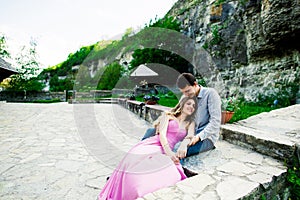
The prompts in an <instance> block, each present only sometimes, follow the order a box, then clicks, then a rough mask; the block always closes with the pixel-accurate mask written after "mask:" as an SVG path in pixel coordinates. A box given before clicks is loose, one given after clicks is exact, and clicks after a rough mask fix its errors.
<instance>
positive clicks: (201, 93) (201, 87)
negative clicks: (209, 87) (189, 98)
mask: <svg viewBox="0 0 300 200" xmlns="http://www.w3.org/2000/svg"><path fill="white" fill-rule="evenodd" d="M199 87H200V91H199V94H198V96H197V98H199V99H201V98H202V97H203V94H204V90H205V88H204V87H203V86H201V85H199Z"/></svg>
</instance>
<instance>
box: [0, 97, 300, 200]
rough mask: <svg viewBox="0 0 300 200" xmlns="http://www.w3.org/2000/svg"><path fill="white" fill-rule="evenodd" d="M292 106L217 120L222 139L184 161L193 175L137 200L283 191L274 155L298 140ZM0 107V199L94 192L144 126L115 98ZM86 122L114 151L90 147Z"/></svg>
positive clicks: (90, 195) (93, 141)
mask: <svg viewBox="0 0 300 200" xmlns="http://www.w3.org/2000/svg"><path fill="white" fill-rule="evenodd" d="M299 108H300V107H299V105H296V106H292V107H289V108H285V109H280V110H275V111H272V112H270V113H264V114H260V115H257V116H254V117H252V118H249V119H247V120H243V121H241V122H239V123H238V124H233V125H231V124H230V125H229V124H228V125H223V126H222V138H223V140H220V141H219V142H218V143H217V145H216V146H217V148H216V149H215V150H212V151H210V152H206V153H203V154H200V155H199V156H193V157H190V158H189V159H187V160H186V161H185V162H184V165H185V166H187V167H189V168H191V169H193V170H195V171H198V172H199V175H197V176H194V177H192V178H188V179H186V180H184V181H182V182H179V183H178V184H176V185H175V186H172V187H168V188H164V189H161V190H159V191H156V192H154V193H151V194H148V195H146V196H145V197H143V198H140V199H149V200H150V199H205V200H209V199H213V200H215V199H230V200H231V199H259V197H260V195H261V194H264V195H265V197H267V199H268V198H269V197H270V198H271V197H275V196H276V195H277V194H278V195H279V194H280V197H281V198H284V195H285V194H287V192H288V191H286V190H285V187H284V184H285V178H286V167H285V165H284V162H283V159H282V157H283V156H285V155H288V156H289V155H291V154H292V152H293V151H295V150H297V149H296V146H297V145H299V129H300V128H299V127H300V125H299V123H300V113H299V112H300V109H299ZM76 109H83V110H84V111H85V110H89V109H92V111H93V112H92V113H93V114H92V115H89V113H86V112H85V113H82V116H83V117H82V118H80V117H81V116H78V114H76ZM0 111H1V116H0V121H1V123H0V199H96V196H97V195H98V193H99V192H100V190H101V188H102V187H103V185H104V184H105V182H106V177H107V176H109V175H110V174H111V173H112V171H113V169H114V167H115V165H116V164H117V163H118V161H119V160H120V159H121V157H122V156H123V155H124V154H125V152H126V151H127V150H128V149H129V148H130V147H131V146H132V145H134V144H135V143H136V142H138V141H139V139H140V138H141V137H142V135H143V134H144V132H145V130H146V129H147V128H148V127H149V126H150V124H149V123H148V122H146V121H144V120H141V118H140V117H139V116H138V115H136V114H134V113H132V112H130V111H128V110H126V109H124V107H122V106H119V105H115V104H89V105H87V104H85V105H84V104H79V105H72V104H67V103H56V104H13V103H0ZM93 117H94V118H95V121H93V120H90V121H89V120H87V122H88V123H90V124H88V125H89V126H86V127H84V128H85V129H84V128H82V127H81V126H83V125H84V124H81V121H84V119H89V118H91V119H92V118H93ZM280 121H281V122H283V121H286V123H283V124H282V125H280V123H279V122H280ZM94 123H96V125H97V126H98V127H100V130H101V131H102V133H103V135H104V136H105V137H106V138H107V139H109V141H111V144H112V146H113V147H114V148H115V149H120V150H121V151H119V153H118V155H112V154H113V151H112V150H111V151H104V152H100V154H97V153H98V152H97V151H96V150H94V149H93V148H90V147H94V146H101V145H103V144H101V141H98V140H97V138H96V137H94V136H93V135H92V133H93V132H95V130H96V129H92V128H88V127H94V126H95V124H94ZM273 125H274V126H273ZM83 130H84V131H83ZM244 130H247V131H244ZM83 132H84V133H83ZM268 134H269V135H268ZM87 136H89V137H90V138H88V140H85V139H87V138H84V137H87ZM98 136H99V135H98ZM227 140H228V141H230V143H229V142H228V141H227ZM86 141H88V142H90V143H88V142H86ZM257 142H259V143H258V144H259V145H256V143H257ZM268 145H270V147H269V146H268ZM276 145H278V148H277V150H276V149H275V147H276ZM116 147H118V148H116ZM268 148H269V149H270V151H268ZM93 150H94V151H93ZM120 152H122V153H120ZM99 155H100V156H99ZM104 159H105V161H106V162H103V160H104ZM108 163H109V164H108Z"/></svg>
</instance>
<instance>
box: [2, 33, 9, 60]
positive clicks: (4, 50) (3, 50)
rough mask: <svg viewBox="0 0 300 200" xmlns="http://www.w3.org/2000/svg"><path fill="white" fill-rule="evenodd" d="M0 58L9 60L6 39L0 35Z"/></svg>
mask: <svg viewBox="0 0 300 200" xmlns="http://www.w3.org/2000/svg"><path fill="white" fill-rule="evenodd" d="M0 57H1V58H10V54H9V52H8V51H7V46H6V37H5V36H4V35H0Z"/></svg>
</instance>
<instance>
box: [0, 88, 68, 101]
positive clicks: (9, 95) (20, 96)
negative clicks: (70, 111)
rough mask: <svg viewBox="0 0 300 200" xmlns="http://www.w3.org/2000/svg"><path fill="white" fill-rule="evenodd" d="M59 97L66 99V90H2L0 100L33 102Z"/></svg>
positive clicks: (61, 99)
mask: <svg viewBox="0 0 300 200" xmlns="http://www.w3.org/2000/svg"><path fill="white" fill-rule="evenodd" d="M53 99H59V100H60V101H63V102H64V101H66V92H26V91H2V92H0V101H7V102H33V101H37V100H53Z"/></svg>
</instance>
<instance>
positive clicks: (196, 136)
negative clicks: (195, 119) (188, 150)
mask: <svg viewBox="0 0 300 200" xmlns="http://www.w3.org/2000/svg"><path fill="white" fill-rule="evenodd" d="M198 141H200V137H199V136H198V135H195V136H194V137H193V138H192V139H191V142H190V144H189V145H190V146H192V145H194V144H196V143H197V142H198Z"/></svg>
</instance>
